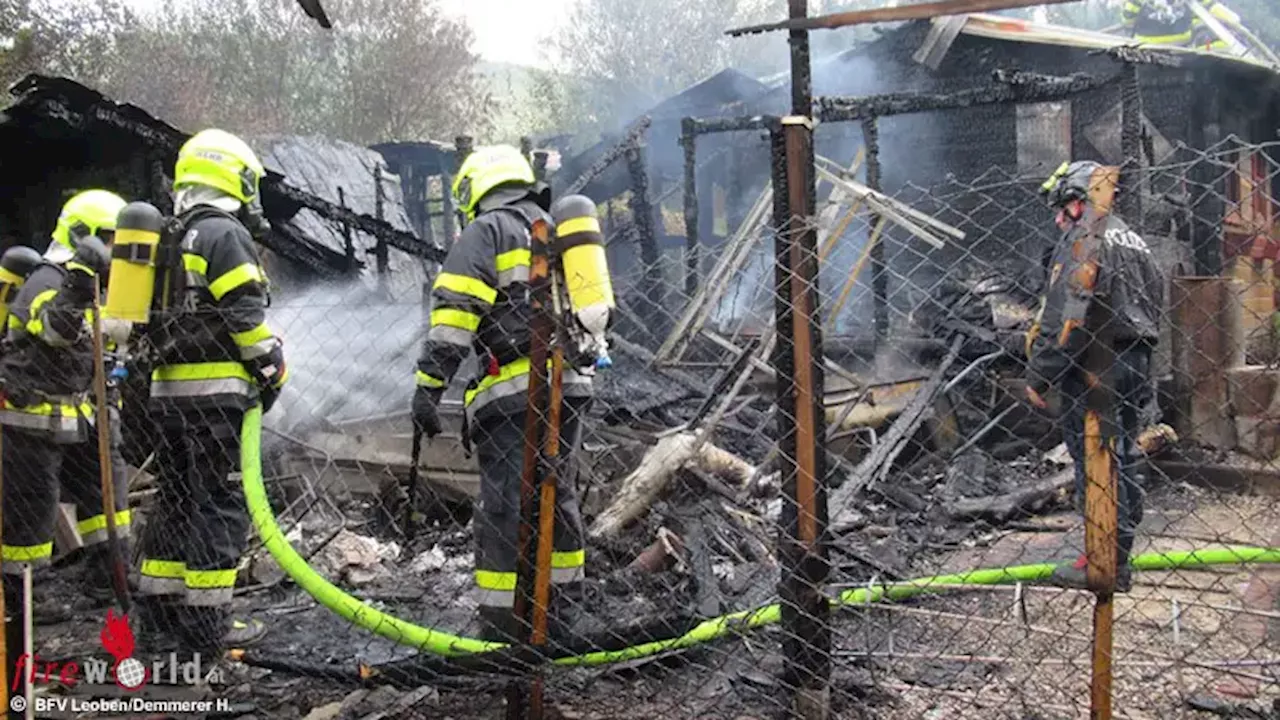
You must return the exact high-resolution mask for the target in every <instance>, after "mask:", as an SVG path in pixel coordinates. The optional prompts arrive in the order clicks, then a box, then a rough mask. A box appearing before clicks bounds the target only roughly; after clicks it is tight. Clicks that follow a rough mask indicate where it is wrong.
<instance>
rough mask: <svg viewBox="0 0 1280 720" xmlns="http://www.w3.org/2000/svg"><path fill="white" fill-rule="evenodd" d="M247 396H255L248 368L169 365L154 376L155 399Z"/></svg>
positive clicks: (233, 363)
mask: <svg viewBox="0 0 1280 720" xmlns="http://www.w3.org/2000/svg"><path fill="white" fill-rule="evenodd" d="M207 395H243V396H246V397H255V395H256V393H255V391H254V386H253V380H252V378H250V377H249V371H247V370H245V369H244V365H241V364H240V363H239V362H236V361H234V360H227V361H223V362H207V363H188V364H184V365H165V366H162V367H158V368H156V369H155V370H154V371H152V373H151V397H153V398H158V397H202V396H207Z"/></svg>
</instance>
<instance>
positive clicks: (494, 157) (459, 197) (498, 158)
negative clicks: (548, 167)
mask: <svg viewBox="0 0 1280 720" xmlns="http://www.w3.org/2000/svg"><path fill="white" fill-rule="evenodd" d="M511 182H518V183H525V184H527V185H532V184H533V183H534V177H533V166H531V165H530V164H529V159H528V158H526V157H525V156H524V155H523V154H521V152H520V151H519V150H518V149H516V148H514V147H512V146H510V145H490V146H488V147H479V148H476V149H475V151H474V152H472V153H471V154H470V155H468V156H467V159H466V160H464V161H463V162H462V167H461V168H459V169H458V176H457V177H456V178H454V179H453V198H454V200H455V201H457V203H458V209H459V210H461V211H462V212H463V214H465V215H466V216H467V220H473V219H475V216H476V206H477V205H479V203H480V200H481V199H482V198H483V197H484V196H485V195H487V194H488V193H489V191H490V190H493V189H494V188H496V187H498V186H499V185H505V184H506V183H511Z"/></svg>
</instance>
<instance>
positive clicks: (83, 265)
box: [63, 235, 111, 306]
mask: <svg viewBox="0 0 1280 720" xmlns="http://www.w3.org/2000/svg"><path fill="white" fill-rule="evenodd" d="M110 266H111V253H109V252H108V251H107V246H106V245H105V244H104V243H103V242H102V241H101V240H99V239H98V238H97V236H95V235H87V236H85V237H82V238H80V240H79V241H77V242H76V253H75V255H73V256H72V257H71V259H70V260H69V261H67V277H66V279H65V280H64V281H63V288H64V289H65V290H66V291H67V293H68V296H69V298H70V299H71V300H72V301H74V302H75V303H76V304H78V305H85V306H88V305H90V304H91V303H92V302H93V284H94V283H96V282H98V277H99V276H100V275H102V274H104V273H106V272H107V268H109V267H110Z"/></svg>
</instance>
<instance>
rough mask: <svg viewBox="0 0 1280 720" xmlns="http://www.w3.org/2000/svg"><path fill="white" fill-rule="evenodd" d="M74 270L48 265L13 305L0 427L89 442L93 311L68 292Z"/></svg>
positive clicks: (1, 376)
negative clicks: (86, 435)
mask: <svg viewBox="0 0 1280 720" xmlns="http://www.w3.org/2000/svg"><path fill="white" fill-rule="evenodd" d="M68 275H69V273H68V271H67V270H66V269H65V268H63V267H62V266H60V265H55V264H52V263H45V264H43V265H41V266H40V267H38V268H36V269H35V270H33V271H32V272H31V274H30V275H29V276H27V280H26V282H25V283H24V284H23V286H22V288H21V289H20V290H19V291H18V294H17V296H16V297H15V298H14V300H13V302H12V303H11V304H10V307H9V320H8V328H6V336H5V340H4V349H3V351H0V380H3V393H4V397H5V399H4V404H3V407H0V424H3V425H7V426H10V427H18V428H22V429H25V430H34V431H39V432H48V433H52V434H53V435H54V436H55V437H56V439H58V440H60V441H68V442H78V441H80V440H83V439H84V434H83V432H82V425H81V422H80V419H81V417H83V418H85V419H91V418H92V417H93V406H92V405H91V404H90V403H89V402H88V399H89V397H88V396H89V393H90V391H91V389H92V384H93V334H92V331H91V328H90V326H89V324H88V322H87V320H88V319H89V318H91V317H92V315H91V314H92V312H93V311H92V309H90V308H89V307H88V306H87V305H86V304H85V303H83V302H76V301H74V300H73V299H72V297H73V294H72V293H71V292H70V291H68V290H67V289H65V285H66V281H67V277H68Z"/></svg>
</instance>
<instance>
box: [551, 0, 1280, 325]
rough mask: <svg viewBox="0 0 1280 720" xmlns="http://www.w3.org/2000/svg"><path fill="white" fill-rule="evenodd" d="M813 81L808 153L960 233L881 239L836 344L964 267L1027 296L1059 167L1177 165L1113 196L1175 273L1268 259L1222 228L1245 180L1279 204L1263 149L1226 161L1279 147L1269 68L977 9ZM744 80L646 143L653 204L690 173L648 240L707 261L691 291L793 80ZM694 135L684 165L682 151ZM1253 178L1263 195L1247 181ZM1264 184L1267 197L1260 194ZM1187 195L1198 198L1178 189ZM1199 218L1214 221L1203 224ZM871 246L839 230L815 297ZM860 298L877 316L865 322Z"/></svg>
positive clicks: (618, 185) (848, 54)
mask: <svg viewBox="0 0 1280 720" xmlns="http://www.w3.org/2000/svg"><path fill="white" fill-rule="evenodd" d="M813 81H814V91H815V94H816V96H817V97H816V99H815V103H816V104H817V106H818V107H817V108H816V109H815V115H816V116H817V117H818V119H819V123H820V124H819V127H818V128H817V130H816V133H815V142H816V148H817V153H818V154H819V155H821V156H825V157H827V158H830V159H832V160H833V161H835V162H836V163H838V164H843V165H846V166H848V165H849V164H850V163H851V162H853V160H854V158H855V156H856V155H857V154H858V152H859V151H860V150H865V152H866V158H867V159H866V162H865V163H863V164H862V166H861V170H860V171H859V172H858V176H857V179H858V180H859V181H860V182H863V183H865V184H866V185H869V186H871V187H873V188H878V189H881V190H883V191H884V192H885V193H887V194H889V195H892V196H895V197H898V198H899V199H901V200H903V201H905V202H907V203H908V204H910V205H912V206H913V207H915V208H916V209H918V210H920V211H922V212H924V213H927V214H930V215H932V216H935V217H938V218H939V219H941V220H943V221H944V222H947V223H950V224H952V225H954V226H955V227H957V228H960V229H961V230H964V231H965V232H966V235H967V237H966V239H965V240H964V241H963V242H959V243H948V244H947V246H946V247H945V248H943V249H940V250H930V249H929V248H927V247H925V246H922V245H920V243H918V242H917V241H915V240H913V239H912V238H911V237H910V236H909V235H908V234H905V233H902V232H899V231H895V230H894V229H892V228H890V229H888V230H886V231H885V233H884V237H883V239H882V241H881V242H880V243H879V244H878V245H876V246H874V247H873V248H872V250H871V262H870V266H869V268H868V270H869V272H867V273H864V274H863V275H862V276H861V279H860V280H859V287H858V292H857V293H856V297H855V298H854V300H853V301H852V302H850V303H849V304H848V305H846V306H845V310H844V311H843V312H844V314H843V315H842V316H841V318H840V321H839V322H837V323H836V332H835V333H834V335H836V336H840V335H845V336H848V337H849V339H850V340H853V339H855V338H862V339H863V340H864V341H871V340H874V338H875V337H877V336H878V337H885V336H886V335H887V333H888V332H889V330H890V324H891V323H894V324H896V323H897V322H899V321H900V320H901V319H905V318H907V317H909V316H910V314H911V313H912V311H913V310H917V309H918V308H919V306H920V302H921V297H920V294H921V291H922V290H923V291H925V292H926V294H927V292H928V290H929V289H931V288H935V287H937V285H938V283H939V282H941V281H942V279H943V277H944V276H945V275H947V273H948V270H947V268H954V267H956V266H957V264H959V266H960V267H963V266H964V264H965V261H967V260H971V261H975V262H977V263H979V264H983V265H988V266H989V265H992V264H996V265H1001V266H1004V267H1006V268H1007V270H1008V272H1009V273H1010V274H1011V275H1014V276H1018V275H1025V276H1026V277H1028V278H1030V279H1031V280H1030V281H1031V282H1037V280H1035V278H1037V277H1038V272H1039V271H1038V265H1039V262H1040V258H1041V256H1042V254H1043V251H1044V249H1045V247H1046V246H1047V244H1048V243H1049V242H1051V241H1052V239H1053V236H1054V233H1055V232H1056V231H1055V230H1054V228H1053V225H1052V222H1051V217H1050V216H1049V214H1048V211H1047V209H1045V208H1044V207H1043V204H1042V203H1037V202H1036V195H1035V190H1036V188H1037V187H1038V186H1039V184H1040V183H1041V182H1042V181H1043V180H1044V178H1045V177H1046V176H1048V175H1049V174H1050V173H1052V172H1053V170H1054V169H1055V168H1056V167H1057V166H1058V165H1059V164H1060V163H1062V162H1063V161H1066V160H1069V159H1087V160H1097V161H1100V162H1105V163H1109V164H1119V163H1120V162H1121V160H1122V158H1124V157H1135V156H1137V157H1140V158H1141V161H1142V162H1143V164H1144V165H1146V166H1148V167H1151V166H1171V165H1174V164H1180V165H1182V166H1183V168H1182V170H1180V171H1179V175H1178V176H1177V177H1172V176H1171V177H1169V178H1167V179H1166V181H1164V182H1163V184H1162V186H1160V187H1151V186H1146V187H1143V188H1141V191H1140V192H1127V193H1126V194H1125V196H1124V202H1125V203H1126V205H1125V206H1124V207H1123V208H1122V212H1123V213H1124V214H1125V215H1126V216H1127V217H1128V219H1129V220H1130V222H1131V224H1136V225H1138V226H1140V227H1141V228H1142V229H1144V230H1145V231H1147V232H1148V233H1149V234H1154V235H1156V236H1157V237H1156V238H1155V244H1157V245H1163V247H1162V248H1161V250H1163V251H1164V252H1165V255H1166V257H1167V258H1169V262H1170V263H1171V264H1172V263H1174V262H1183V263H1185V264H1187V266H1188V269H1191V270H1195V271H1198V272H1202V273H1203V272H1209V273H1212V272H1217V271H1218V270H1219V269H1221V268H1223V267H1225V266H1226V265H1227V264H1229V263H1230V262H1231V261H1232V256H1233V254H1234V252H1235V250H1234V248H1236V247H1238V246H1240V245H1241V243H1246V244H1247V241H1256V240H1258V239H1262V240H1264V241H1265V242H1263V243H1262V244H1264V245H1267V246H1274V245H1275V243H1274V241H1273V239H1272V238H1271V233H1270V227H1271V224H1270V223H1269V222H1266V223H1261V224H1258V225H1259V226H1265V228H1266V237H1265V238H1257V237H1255V236H1254V235H1255V233H1254V231H1253V230H1247V229H1246V230H1240V229H1239V228H1238V227H1237V228H1236V229H1235V230H1233V229H1232V228H1233V226H1232V224H1231V222H1230V220H1231V218H1230V215H1231V213H1232V208H1231V207H1228V206H1229V205H1232V202H1231V198H1237V199H1238V198H1239V197H1240V196H1241V193H1242V192H1244V191H1243V190H1242V185H1241V183H1242V182H1245V178H1246V176H1248V180H1249V181H1250V182H1251V183H1252V185H1251V186H1250V187H1251V188H1253V189H1252V190H1250V192H1252V193H1253V194H1254V196H1255V197H1254V200H1255V202H1256V203H1258V204H1259V205H1261V206H1265V207H1267V208H1271V207H1272V206H1274V203H1273V202H1272V201H1271V198H1272V197H1273V196H1274V195H1273V192H1272V188H1271V187H1270V185H1271V184H1272V183H1271V182H1270V180H1271V175H1272V174H1273V173H1268V172H1266V171H1265V167H1266V166H1268V165H1271V164H1273V163H1274V162H1275V161H1276V160H1280V158H1274V157H1248V156H1247V155H1248V153H1249V152H1265V151H1245V150H1240V151H1239V152H1236V151H1234V150H1233V148H1238V147H1239V146H1240V145H1242V144H1245V143H1260V142H1265V141H1269V140H1274V139H1275V137H1276V128H1277V127H1280V74H1278V72H1277V69H1276V68H1272V67H1268V66H1266V65H1263V64H1260V63H1258V62H1255V61H1253V60H1247V59H1238V58H1232V57H1228V56H1224V55H1220V54H1216V53H1209V52H1204V51H1197V50H1180V49H1179V50H1173V49H1141V48H1135V47H1133V46H1132V41H1131V40H1130V39H1129V38H1125V37H1120V36H1114V35H1107V34H1102V33H1097V32H1091V31H1085V30H1079V29H1075V28H1068V27H1062V26H1053V25H1046V24H1040V23H1035V22H1029V21H1024V20H1020V19H1016V18H1010V17H1004V16H999V15H988V14H973V15H967V16H957V17H952V18H939V19H936V20H934V21H932V22H930V21H918V22H911V23H905V24H901V25H899V26H897V27H894V28H892V29H889V30H887V31H885V32H884V33H882V34H881V35H880V37H879V38H878V39H876V40H875V41H872V42H869V43H866V44H863V45H860V46H858V47H855V48H852V49H850V50H848V51H845V52H843V53H840V54H838V55H835V56H832V57H828V58H825V59H820V60H815V62H814V64H813ZM752 82H754V81H752ZM752 82H736V83H732V82H726V81H725V80H724V78H720V77H719V76H717V78H713V79H711V80H708V81H706V83H704V84H703V85H701V86H695V87H694V88H691V89H690V90H688V91H686V93H684V94H682V95H691V96H698V95H700V94H705V95H706V98H705V99H704V101H701V102H680V103H676V104H677V105H679V106H680V107H684V108H689V111H688V112H687V113H686V115H688V116H690V119H688V120H687V121H686V122H684V123H683V125H682V127H681V133H680V134H679V135H677V136H676V137H672V132H671V130H670V129H669V127H670V125H671V123H663V124H660V123H659V122H658V120H657V117H656V116H655V118H654V123H653V128H652V130H651V131H650V134H649V137H648V144H649V153H648V162H649V165H650V169H649V174H650V176H651V177H653V178H655V179H656V181H655V182H653V183H652V185H653V187H654V189H653V191H652V192H651V195H652V196H659V197H660V196H661V192H662V189H663V187H664V183H666V182H669V181H671V180H672V179H676V180H675V181H677V182H678V181H679V180H678V179H680V178H695V179H696V182H694V183H692V187H690V183H688V182H687V180H686V181H685V183H684V184H685V185H686V187H685V194H686V197H685V200H684V201H683V203H682V202H681V200H680V198H679V196H678V195H677V196H675V197H671V196H667V197H666V198H665V205H664V208H663V211H664V215H669V214H672V213H674V212H680V211H681V210H683V213H684V216H685V222H684V223H671V222H665V223H659V225H658V228H659V230H658V233H659V235H660V236H661V235H662V234H663V229H664V226H665V231H666V234H667V235H669V236H675V235H683V236H685V237H683V238H680V239H679V240H676V238H675V237H668V238H666V242H662V238H661V237H660V239H659V242H660V244H661V245H663V246H664V248H666V249H667V251H668V253H670V252H671V251H672V250H673V249H674V248H682V247H684V246H686V245H687V249H685V250H684V251H683V252H684V253H685V254H686V256H687V255H689V254H691V253H693V252H697V248H699V247H703V248H708V249H712V250H711V251H710V252H708V251H706V250H704V251H702V252H701V253H699V254H700V255H701V257H700V258H699V261H698V262H697V263H695V264H694V265H693V267H691V268H690V269H689V270H687V271H686V273H692V274H693V276H692V277H686V278H685V282H684V283H680V284H683V285H684V286H685V287H686V289H692V288H696V287H697V285H698V281H699V275H700V274H705V273H706V271H707V269H708V267H709V263H710V262H711V261H713V260H714V255H715V252H714V250H713V248H715V247H717V246H718V245H719V244H721V243H722V242H723V241H724V240H725V238H726V237H728V236H729V235H731V234H732V233H733V231H734V230H735V229H736V228H737V227H738V226H739V224H740V223H741V220H742V218H743V216H744V214H745V213H746V211H747V209H748V208H749V206H750V204H751V202H752V201H753V200H754V199H755V197H756V196H757V195H758V193H759V191H760V190H761V189H762V188H763V187H764V186H765V183H766V181H767V179H768V176H769V175H768V167H767V162H768V156H769V153H768V147H767V139H766V133H765V132H763V128H764V127H765V123H767V122H768V119H767V117H768V116H769V115H770V114H784V113H785V110H786V108H787V107H788V104H789V99H790V98H789V94H788V93H789V90H788V80H787V79H786V78H781V79H778V80H777V81H776V82H774V81H773V80H772V79H771V80H770V85H769V86H767V87H761V86H760V84H759V83H756V84H755V86H753V85H752ZM704 86H705V87H704ZM726 88H727V90H726ZM711 89H718V90H724V91H723V92H720V91H717V92H711ZM1126 98H1127V100H1128V102H1125V100H1126ZM674 100H675V98H673V99H672V101H674ZM686 100H687V98H686ZM672 101H668V102H672ZM665 104H666V103H664V105H665ZM704 108H705V109H704ZM708 110H709V112H708ZM656 111H657V109H656V108H655V112H656ZM1126 111H1134V112H1132V113H1130V114H1129V118H1130V119H1131V120H1133V121H1136V122H1135V124H1134V126H1133V127H1134V128H1136V129H1139V130H1138V131H1137V132H1131V133H1129V134H1128V135H1127V136H1126V134H1125V133H1123V132H1122V127H1123V125H1124V120H1125V117H1126ZM1138 112H1140V115H1139V114H1137V113H1138ZM760 116H763V117H760ZM864 132H866V133H867V134H868V137H867V138H865V139H867V140H870V142H869V143H866V142H864ZM691 140H692V142H693V143H694V144H695V145H696V150H695V152H694V153H691V154H685V153H682V152H681V149H682V146H683V147H684V148H688V146H689V144H690V141H691ZM1125 143H1129V145H1127V146H1126V145H1125ZM864 146H865V148H864ZM1206 151H1209V152H1210V154H1211V155H1212V158H1209V157H1208V156H1206V154H1205V152H1206ZM599 152H601V150H600V149H599V148H595V149H593V150H592V151H589V152H588V153H586V154H584V158H583V159H577V158H575V159H572V160H570V161H567V162H566V167H577V166H582V165H585V164H586V163H587V162H589V157H590V156H591V154H592V153H599ZM1242 153H1243V155H1242ZM1197 159H1200V160H1204V161H1203V162H1197ZM1223 163H1225V164H1226V165H1227V166H1228V170H1226V171H1224V170H1223V168H1222V167H1221V165H1222V164H1223ZM1130 167H1132V166H1130ZM1215 168H1216V169H1215ZM570 174H572V173H570ZM623 175H624V173H622V172H621V168H616V169H615V170H614V171H613V172H612V173H607V174H604V175H601V176H600V177H599V179H598V180H596V181H595V182H593V183H591V184H589V185H588V186H587V189H586V192H587V193H588V194H591V195H592V196H593V197H595V198H596V199H597V200H598V201H603V200H605V199H607V198H610V197H613V196H615V195H616V194H618V193H619V192H622V191H624V190H625V189H626V186H625V185H624V184H623V183H622V180H621V178H622V176H623ZM1171 175H1172V174H1171ZM1263 178H1266V179H1267V180H1268V182H1266V183H1262V182H1258V181H1259V180H1261V179H1263ZM1263 185H1267V186H1268V187H1266V188H1265V190H1266V195H1265V197H1264V198H1259V197H1257V196H1258V195H1259V194H1260V193H1259V190H1260V189H1262V186H1263ZM1197 187H1199V188H1204V190H1203V191H1201V192H1198V193H1197V192H1192V191H1191V189H1194V188H1197ZM1180 203H1183V204H1185V203H1191V204H1194V205H1195V206H1196V207H1195V208H1194V209H1195V212H1194V213H1190V215H1193V216H1195V217H1198V218H1201V220H1200V221H1198V222H1188V223H1183V224H1178V223H1176V222H1172V219H1176V218H1177V217H1178V215H1179V213H1178V207H1180ZM1270 212H1271V211H1270V210H1268V213H1270ZM660 217H661V216H660ZM1209 217H1221V218H1223V223H1222V224H1213V223H1210V222H1206V221H1204V220H1203V218H1209ZM1171 222H1172V224H1171ZM1237 225H1238V224H1237ZM1224 227H1225V228H1226V229H1225V230H1224ZM1241 233H1243V235H1244V236H1243V237H1232V236H1233V234H1234V235H1240V234H1241ZM867 235H868V231H867V226H866V225H865V224H863V225H862V226H861V227H859V226H857V225H855V226H852V227H850V228H849V229H848V230H847V231H846V232H845V233H844V235H843V236H842V238H841V239H840V240H839V241H838V242H837V249H836V250H835V252H834V253H833V254H832V256H831V259H830V261H829V263H828V267H826V268H824V272H823V277H824V280H823V283H824V285H825V286H826V287H831V286H832V282H835V284H836V285H837V286H838V285H839V280H840V278H843V277H847V275H848V271H849V268H850V267H851V266H852V264H853V258H854V257H856V256H857V254H858V248H860V247H861V246H863V245H864V244H865V241H866V239H867ZM1160 237H1166V238H1167V240H1168V242H1167V243H1162V242H1161V240H1160ZM1255 244H1257V243H1256V242H1255ZM759 250H760V251H764V252H767V250H765V248H763V247H761V248H759ZM676 252H680V251H679V250H677V251H676ZM611 255H612V253H611ZM671 265H677V266H686V262H684V261H681V262H677V263H671ZM952 272H954V271H952ZM669 279H674V278H669ZM1029 289H1031V288H1029ZM867 303H874V305H875V312H874V313H873V312H871V307H870V306H869V305H868V304H867ZM891 308H892V312H890V309H891ZM872 318H874V320H873V319H872Z"/></svg>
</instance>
